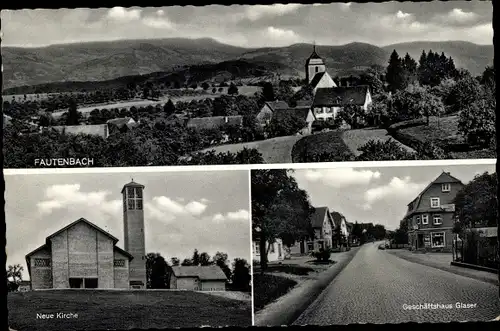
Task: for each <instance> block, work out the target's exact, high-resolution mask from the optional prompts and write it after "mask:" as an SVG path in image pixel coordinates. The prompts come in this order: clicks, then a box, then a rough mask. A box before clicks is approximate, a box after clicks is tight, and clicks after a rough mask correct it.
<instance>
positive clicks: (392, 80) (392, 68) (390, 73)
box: [385, 50, 404, 92]
mask: <svg viewBox="0 0 500 331" xmlns="http://www.w3.org/2000/svg"><path fill="white" fill-rule="evenodd" d="M385 79H386V81H387V83H388V84H389V89H390V91H392V92H396V91H397V90H400V89H402V88H404V68H403V63H402V61H401V59H400V57H399V55H398V52H396V50H394V51H393V52H392V53H391V57H390V58H389V65H388V66H387V70H386V74H385Z"/></svg>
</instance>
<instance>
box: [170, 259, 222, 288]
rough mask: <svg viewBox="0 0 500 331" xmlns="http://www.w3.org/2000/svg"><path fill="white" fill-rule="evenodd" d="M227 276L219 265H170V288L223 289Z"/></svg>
mask: <svg viewBox="0 0 500 331" xmlns="http://www.w3.org/2000/svg"><path fill="white" fill-rule="evenodd" d="M227 280H228V279H227V277H226V275H225V274H224V272H223V271H222V269H221V268H220V267H219V266H216V265H211V266H175V267H172V276H171V278H170V289H177V290H190V291H225V290H226V282H227Z"/></svg>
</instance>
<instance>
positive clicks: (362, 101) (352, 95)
mask: <svg viewBox="0 0 500 331" xmlns="http://www.w3.org/2000/svg"><path fill="white" fill-rule="evenodd" d="M349 104H352V105H356V106H358V107H360V108H361V109H363V110H364V111H365V112H366V111H368V109H369V106H370V105H371V104H372V97H371V93H370V88H369V86H366V85H359V86H349V87H347V86H342V87H335V88H319V89H318V90H317V91H316V94H315V95H314V100H313V104H312V107H313V109H314V116H315V117H316V119H318V120H320V121H326V120H335V119H336V118H337V115H338V113H339V112H340V111H342V109H343V107H344V106H346V105H349Z"/></svg>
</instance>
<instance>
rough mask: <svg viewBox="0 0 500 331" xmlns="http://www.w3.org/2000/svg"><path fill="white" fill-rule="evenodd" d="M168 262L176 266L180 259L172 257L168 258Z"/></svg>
mask: <svg viewBox="0 0 500 331" xmlns="http://www.w3.org/2000/svg"><path fill="white" fill-rule="evenodd" d="M170 263H172V266H173V267H177V266H179V265H180V264H181V261H180V260H179V258H177V257H173V258H171V259H170Z"/></svg>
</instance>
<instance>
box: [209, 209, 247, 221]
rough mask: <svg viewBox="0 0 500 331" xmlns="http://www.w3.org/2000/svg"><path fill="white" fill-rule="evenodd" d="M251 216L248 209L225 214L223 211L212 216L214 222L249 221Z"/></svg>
mask: <svg viewBox="0 0 500 331" xmlns="http://www.w3.org/2000/svg"><path fill="white" fill-rule="evenodd" d="M249 218H250V213H249V212H248V210H245V209H240V210H238V211H234V212H228V213H227V214H225V215H223V214H221V213H219V214H215V215H214V216H213V217H212V221H213V222H214V223H222V222H226V221H233V222H234V221H247V222H248V221H249Z"/></svg>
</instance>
